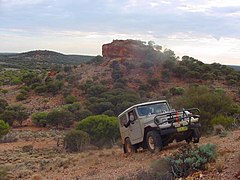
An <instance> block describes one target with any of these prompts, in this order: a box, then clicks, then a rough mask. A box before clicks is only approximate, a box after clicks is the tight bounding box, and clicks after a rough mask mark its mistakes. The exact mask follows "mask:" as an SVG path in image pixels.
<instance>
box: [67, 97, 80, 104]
mask: <svg viewBox="0 0 240 180" xmlns="http://www.w3.org/2000/svg"><path fill="white" fill-rule="evenodd" d="M64 100H65V103H66V104H72V103H74V102H76V101H77V98H76V97H75V96H72V95H68V96H67V97H65V99H64Z"/></svg>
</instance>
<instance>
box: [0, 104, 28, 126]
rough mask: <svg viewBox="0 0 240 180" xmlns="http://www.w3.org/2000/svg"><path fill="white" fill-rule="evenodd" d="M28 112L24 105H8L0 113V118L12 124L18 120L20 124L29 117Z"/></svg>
mask: <svg viewBox="0 0 240 180" xmlns="http://www.w3.org/2000/svg"><path fill="white" fill-rule="evenodd" d="M27 117H28V114H27V112H26V108H25V107H23V106H22V105H12V106H8V107H7V108H6V109H5V111H4V112H3V113H2V114H1V115H0V118H1V119H2V120H4V121H5V122H7V123H8V124H9V125H10V126H11V125H12V124H13V123H14V121H17V122H18V123H19V125H20V126H22V123H23V121H24V120H25V119H27Z"/></svg>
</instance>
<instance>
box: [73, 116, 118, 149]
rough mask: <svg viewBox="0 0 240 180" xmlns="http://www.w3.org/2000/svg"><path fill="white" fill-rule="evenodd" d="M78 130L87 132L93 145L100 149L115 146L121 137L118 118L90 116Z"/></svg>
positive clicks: (80, 124) (79, 125) (78, 126)
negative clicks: (105, 146)
mask: <svg viewBox="0 0 240 180" xmlns="http://www.w3.org/2000/svg"><path fill="white" fill-rule="evenodd" d="M76 129H77V130H82V131H85V132H87V133H88V134H89V136H90V139H91V143H92V144H94V145H96V146H98V147H102V146H104V145H106V144H108V145H113V143H115V141H116V139H117V138H118V137H119V130H118V123H117V118H115V117H109V116H107V115H96V116H89V117H87V118H85V119H83V120H82V121H80V122H79V123H78V125H77V128H76Z"/></svg>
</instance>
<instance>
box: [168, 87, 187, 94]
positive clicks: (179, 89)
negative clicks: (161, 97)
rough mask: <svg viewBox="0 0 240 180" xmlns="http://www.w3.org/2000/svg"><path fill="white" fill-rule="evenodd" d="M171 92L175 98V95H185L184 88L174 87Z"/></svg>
mask: <svg viewBox="0 0 240 180" xmlns="http://www.w3.org/2000/svg"><path fill="white" fill-rule="evenodd" d="M169 92H170V93H171V94H172V95H173V96H175V95H183V93H184V88H182V87H173V88H171V89H170V90H169Z"/></svg>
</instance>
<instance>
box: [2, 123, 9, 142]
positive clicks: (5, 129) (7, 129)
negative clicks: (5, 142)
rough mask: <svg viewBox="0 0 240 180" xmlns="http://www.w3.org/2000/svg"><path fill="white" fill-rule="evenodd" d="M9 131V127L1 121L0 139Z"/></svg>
mask: <svg viewBox="0 0 240 180" xmlns="http://www.w3.org/2000/svg"><path fill="white" fill-rule="evenodd" d="M9 130H10V127H9V125H8V124H7V123H5V122H4V121H3V120H0V139H1V138H2V137H3V136H4V135H6V134H7V133H8V132H9Z"/></svg>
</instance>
